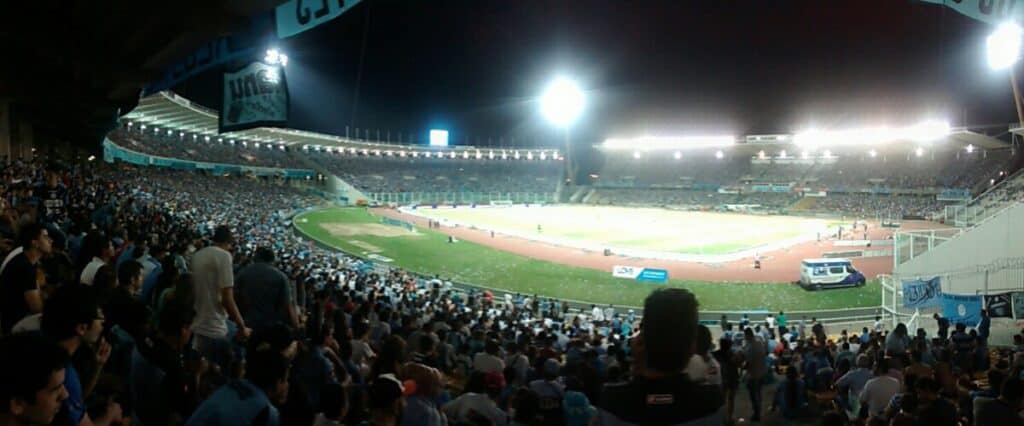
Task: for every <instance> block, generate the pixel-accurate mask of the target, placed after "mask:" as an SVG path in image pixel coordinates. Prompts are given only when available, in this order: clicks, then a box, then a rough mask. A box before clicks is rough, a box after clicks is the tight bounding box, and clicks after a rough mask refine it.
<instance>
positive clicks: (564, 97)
mask: <svg viewBox="0 0 1024 426" xmlns="http://www.w3.org/2000/svg"><path fill="white" fill-rule="evenodd" d="M584 98H585V97H584V95H583V91H582V90H580V87H579V85H578V84H576V82H574V81H572V80H570V79H568V78H565V77H558V78H556V79H555V80H554V81H552V82H551V83H550V84H548V87H547V88H546V89H544V94H542V95H541V97H540V112H541V114H543V115H544V118H546V119H547V120H548V121H549V122H551V124H554V125H555V126H558V127H561V128H567V127H569V126H571V125H572V123H574V122H575V121H576V119H578V118H579V117H580V114H582V113H583V104H584V103H585V102H586V101H585V99H584Z"/></svg>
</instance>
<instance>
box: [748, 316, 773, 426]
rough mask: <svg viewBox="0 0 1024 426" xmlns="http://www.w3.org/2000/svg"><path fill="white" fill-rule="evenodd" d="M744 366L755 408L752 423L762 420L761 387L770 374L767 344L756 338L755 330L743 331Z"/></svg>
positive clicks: (749, 392) (752, 403) (751, 401)
mask: <svg viewBox="0 0 1024 426" xmlns="http://www.w3.org/2000/svg"><path fill="white" fill-rule="evenodd" d="M743 344H744V346H745V348H744V349H743V365H744V368H745V369H746V370H747V383H746V385H747V392H748V394H749V395H750V404H751V405H752V406H753V410H754V413H753V416H751V418H750V421H754V422H756V421H760V420H761V408H762V406H761V398H762V395H761V387H762V386H763V385H764V380H765V377H766V376H767V375H768V374H770V371H769V370H768V362H767V358H768V352H767V349H766V348H765V344H764V342H763V341H761V340H760V339H758V338H756V337H754V330H752V329H750V328H748V329H746V330H744V331H743Z"/></svg>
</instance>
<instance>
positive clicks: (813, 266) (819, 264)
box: [800, 259, 867, 290]
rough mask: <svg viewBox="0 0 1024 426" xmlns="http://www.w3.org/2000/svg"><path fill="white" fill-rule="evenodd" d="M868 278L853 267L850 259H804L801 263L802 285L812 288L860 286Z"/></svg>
mask: <svg viewBox="0 0 1024 426" xmlns="http://www.w3.org/2000/svg"><path fill="white" fill-rule="evenodd" d="M865 282H867V279H866V278H865V277H864V274H861V273H860V272H858V271H857V270H856V269H854V268H853V262H851V261H850V259H804V261H803V262H801V263H800V286H801V287H803V288H808V289H812V290H821V289H825V288H837V287H859V286H862V285H864V283H865Z"/></svg>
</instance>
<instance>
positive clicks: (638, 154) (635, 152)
mask: <svg viewBox="0 0 1024 426" xmlns="http://www.w3.org/2000/svg"><path fill="white" fill-rule="evenodd" d="M633 158H635V159H639V158H640V151H633Z"/></svg>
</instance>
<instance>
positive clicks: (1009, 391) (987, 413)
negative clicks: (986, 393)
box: [974, 377, 1024, 426]
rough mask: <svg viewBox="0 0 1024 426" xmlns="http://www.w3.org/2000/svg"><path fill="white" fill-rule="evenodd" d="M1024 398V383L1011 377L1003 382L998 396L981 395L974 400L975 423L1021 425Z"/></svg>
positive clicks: (1022, 422) (1023, 422)
mask: <svg viewBox="0 0 1024 426" xmlns="http://www.w3.org/2000/svg"><path fill="white" fill-rule="evenodd" d="M1021 398H1024V385H1022V384H1021V381H1020V379H1018V378H1016V377H1011V378H1008V379H1006V380H1005V381H1004V382H1003V387H1002V389H1001V390H1000V391H999V397H998V398H986V397H980V398H977V399H975V400H974V424H975V425H979V426H981V425H1021V424H1024V421H1022V420H1021V417H1020V415H1019V414H1018V413H1019V412H1020V405H1021Z"/></svg>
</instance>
